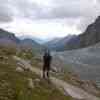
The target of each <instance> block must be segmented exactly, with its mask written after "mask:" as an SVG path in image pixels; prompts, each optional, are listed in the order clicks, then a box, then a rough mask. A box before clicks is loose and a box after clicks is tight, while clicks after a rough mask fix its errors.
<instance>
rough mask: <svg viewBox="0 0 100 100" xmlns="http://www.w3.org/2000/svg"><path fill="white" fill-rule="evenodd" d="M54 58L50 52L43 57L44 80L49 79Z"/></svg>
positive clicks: (47, 51)
mask: <svg viewBox="0 0 100 100" xmlns="http://www.w3.org/2000/svg"><path fill="white" fill-rule="evenodd" d="M51 60H52V56H51V54H50V51H49V50H46V51H45V53H44V56H43V78H48V79H49V72H50V67H51Z"/></svg>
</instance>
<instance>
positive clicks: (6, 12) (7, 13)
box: [0, 0, 13, 23]
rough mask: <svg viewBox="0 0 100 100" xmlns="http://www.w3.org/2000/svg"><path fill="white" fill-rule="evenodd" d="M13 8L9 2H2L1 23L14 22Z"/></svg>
mask: <svg viewBox="0 0 100 100" xmlns="http://www.w3.org/2000/svg"><path fill="white" fill-rule="evenodd" d="M11 9H12V8H10V4H9V2H8V1H7V0H1V1H0V23H4V22H10V21H12V20H13V13H12V10H11Z"/></svg>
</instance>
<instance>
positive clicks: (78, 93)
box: [14, 56, 100, 100]
mask: <svg viewBox="0 0 100 100" xmlns="http://www.w3.org/2000/svg"><path fill="white" fill-rule="evenodd" d="M14 59H15V60H17V61H19V62H20V63H22V64H23V65H24V67H25V68H26V69H29V70H30V71H32V72H35V73H36V74H37V75H41V73H42V72H41V70H40V69H38V68H35V67H32V66H31V65H30V64H29V63H28V61H25V60H23V59H21V58H19V57H16V56H14ZM50 79H51V82H52V83H53V84H54V85H55V86H56V87H58V89H63V90H64V91H65V92H66V93H67V94H69V95H70V96H72V97H73V98H75V99H79V100H100V98H98V97H96V96H94V95H92V94H89V93H87V92H86V91H84V90H82V89H81V88H78V87H76V86H73V85H71V84H69V83H67V82H65V81H63V80H59V79H57V78H55V77H51V78H50Z"/></svg>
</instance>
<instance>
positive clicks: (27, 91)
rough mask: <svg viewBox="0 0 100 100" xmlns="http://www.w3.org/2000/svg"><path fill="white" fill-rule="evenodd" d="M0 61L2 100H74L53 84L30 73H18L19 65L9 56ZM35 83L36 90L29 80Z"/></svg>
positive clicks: (0, 98)
mask: <svg viewBox="0 0 100 100" xmlns="http://www.w3.org/2000/svg"><path fill="white" fill-rule="evenodd" d="M2 56H4V57H5V56H6V57H8V59H5V58H3V59H2V58H1V59H0V100H51V99H52V100H73V99H72V98H71V97H70V96H64V95H63V94H62V93H61V92H60V91H59V90H57V89H56V88H55V86H54V85H53V84H48V83H47V82H46V81H45V80H42V79H40V77H39V76H37V75H35V74H34V73H31V72H29V71H24V72H17V71H16V68H17V67H18V65H17V63H16V62H15V61H14V60H13V59H12V58H11V56H9V55H7V54H6V55H5V54H2ZM30 78H31V79H32V80H33V81H34V80H36V79H39V80H40V81H39V82H35V81H34V88H33V89H31V88H29V85H28V79H30Z"/></svg>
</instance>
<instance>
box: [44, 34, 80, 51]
mask: <svg viewBox="0 0 100 100" xmlns="http://www.w3.org/2000/svg"><path fill="white" fill-rule="evenodd" d="M77 38H78V37H77V36H76V35H69V36H66V37H64V38H54V39H53V40H51V41H49V42H47V43H45V46H46V47H48V48H49V49H51V50H55V51H63V50H67V49H68V48H70V47H71V46H72V45H74V44H76V42H77V40H78V39H77Z"/></svg>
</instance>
